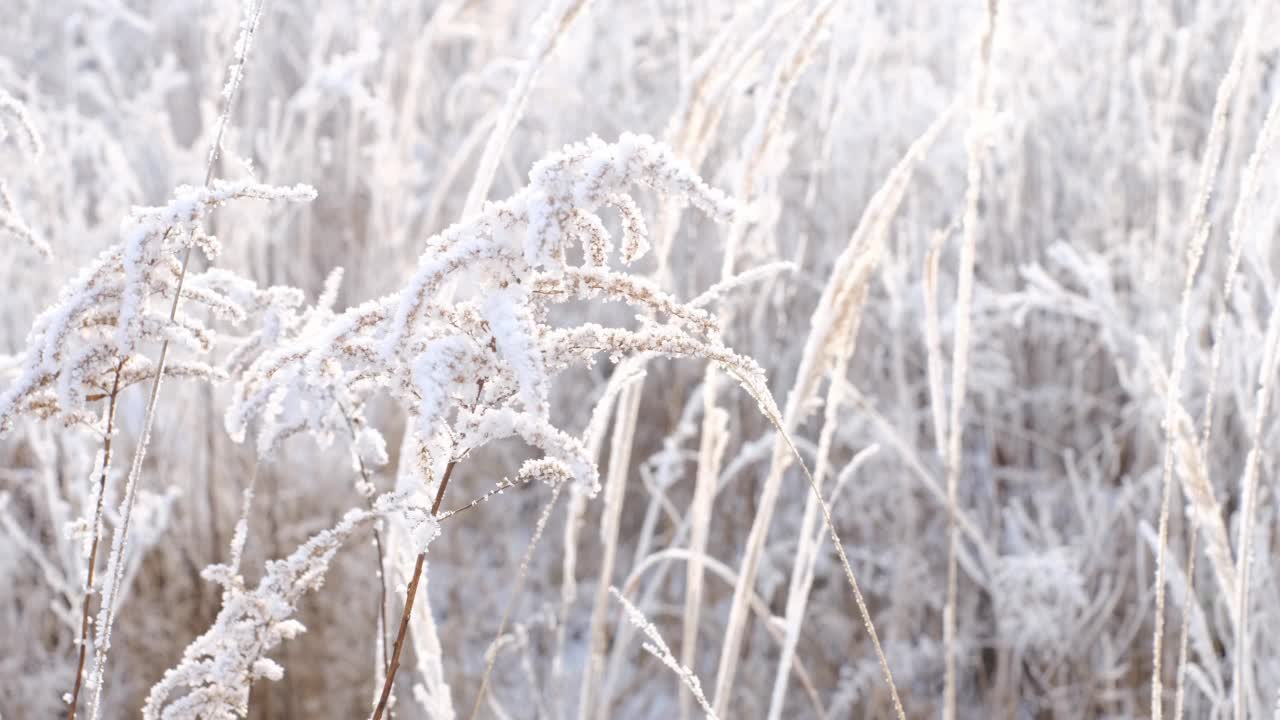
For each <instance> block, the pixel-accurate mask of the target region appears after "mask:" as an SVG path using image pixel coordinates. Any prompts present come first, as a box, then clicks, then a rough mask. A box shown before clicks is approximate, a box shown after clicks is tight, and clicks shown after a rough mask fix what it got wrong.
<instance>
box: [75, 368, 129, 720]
mask: <svg viewBox="0 0 1280 720" xmlns="http://www.w3.org/2000/svg"><path fill="white" fill-rule="evenodd" d="M122 370H124V361H123V360H121V361H120V364H119V365H116V372H115V379H114V380H113V381H112V383H111V394H110V395H108V396H107V397H108V404H107V435H106V438H105V439H104V440H103V441H102V474H101V475H100V476H99V477H98V506H97V509H96V510H94V513H93V544H92V545H90V546H89V569H88V570H87V571H86V576H85V581H84V609H83V612H82V614H81V616H80V660H79V661H78V662H77V663H76V684H75V687H74V688H72V689H71V702H70V708H68V709H67V720H76V706H77V705H78V704H79V701H80V685H81V682H82V681H83V679H84V660H85V656H86V654H88V651H89V601H90V599H92V596H93V575H94V573H93V571H94V567H95V566H96V565H97V563H98V541H99V540H101V539H102V514H103V509H104V507H103V506H104V505H105V504H106V496H107V492H106V491H107V470H108V469H110V467H111V435H112V432H113V431H114V428H115V421H116V397H118V396H119V394H120V373H121V371H122Z"/></svg>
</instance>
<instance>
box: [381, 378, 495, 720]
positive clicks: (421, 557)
mask: <svg viewBox="0 0 1280 720" xmlns="http://www.w3.org/2000/svg"><path fill="white" fill-rule="evenodd" d="M483 394H484V380H483V379H481V380H480V382H478V383H476V397H475V399H474V400H472V401H471V409H472V410H474V409H475V408H476V406H477V405H479V404H480V397H481V396H482V395H483ZM457 466H458V460H457V459H456V458H455V459H452V460H450V461H449V464H448V465H447V466H446V467H445V469H444V475H443V476H441V478H440V488H439V489H438V490H436V499H435V502H433V503H431V516H432V517H439V516H440V503H442V502H444V491H445V490H447V489H448V488H449V478H451V477H453V469H454V468H455V467H457ZM426 561H427V553H426V552H425V551H423V552H420V553H418V560H417V562H415V563H414V565H413V578H412V579H410V580H409V592H408V593H407V594H406V595H405V598H404V611H403V612H401V613H400V629H399V630H397V631H396V646H395V650H394V651H392V653H391V668H390V669H389V670H388V671H387V677H386V680H384V681H383V683H382V696H381V697H379V698H378V707H376V708H374V710H373V715H372V716H371V720H382V713H383V712H384V711H385V710H386V709H387V700H388V699H389V698H390V697H391V686H392V685H394V684H395V681H396V671H397V670H399V669H400V651H401V650H403V649H404V637H405V633H406V632H407V631H408V629H409V614H410V613H411V612H412V611H413V598H414V596H415V595H417V593H418V581H419V580H421V579H422V566H423V564H424V563H426Z"/></svg>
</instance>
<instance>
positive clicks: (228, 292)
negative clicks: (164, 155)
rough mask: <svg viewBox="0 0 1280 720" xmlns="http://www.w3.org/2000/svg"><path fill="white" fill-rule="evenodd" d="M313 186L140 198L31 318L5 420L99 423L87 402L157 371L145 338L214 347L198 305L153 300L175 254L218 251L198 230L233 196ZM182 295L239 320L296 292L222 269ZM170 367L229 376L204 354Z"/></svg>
mask: <svg viewBox="0 0 1280 720" xmlns="http://www.w3.org/2000/svg"><path fill="white" fill-rule="evenodd" d="M314 196H315V191H314V190H312V189H311V188H309V187H306V186H296V187H274V186H270V185H261V184H257V183H246V182H222V181H218V182H214V183H213V184H211V185H210V186H209V187H189V186H188V187H181V188H179V189H178V190H177V191H176V192H175V194H174V197H173V199H172V200H171V201H170V202H169V204H167V205H164V206H161V207H145V208H143V207H140V208H134V210H133V212H132V213H130V215H129V217H128V218H127V219H126V220H125V221H124V222H123V223H121V228H120V242H119V243H118V244H116V245H113V246H112V247H110V248H108V249H107V250H104V251H103V252H102V253H101V254H100V255H99V256H98V257H97V259H95V260H94V261H93V262H92V263H90V264H89V265H88V266H86V267H85V268H83V269H82V270H81V271H80V273H79V274H78V275H77V276H76V277H75V278H74V279H72V280H71V281H70V282H69V283H67V284H66V285H65V286H64V287H63V290H62V293H61V295H60V297H59V298H58V301H57V302H56V303H54V305H53V306H51V307H50V308H48V309H47V310H45V311H44V312H43V313H41V314H40V316H39V317H37V318H36V320H35V322H34V323H33V324H32V327H31V331H30V332H29V333H28V335H27V341H26V348H27V350H26V353H25V354H24V356H23V358H22V361H21V363H20V372H19V374H18V377H17V378H16V379H15V380H14V381H13V382H11V383H10V384H9V386H8V388H7V389H5V391H4V392H3V393H0V429H5V428H8V427H10V426H11V425H12V423H13V421H14V420H15V419H16V418H17V417H19V416H22V415H28V414H33V415H37V416H41V417H53V416H56V417H59V418H61V419H62V420H63V421H64V422H67V423H68V424H70V423H77V422H86V423H89V424H92V423H93V422H94V416H93V414H92V413H91V412H90V411H89V409H88V403H90V402H93V401H95V400H100V399H103V398H104V397H106V396H107V395H108V394H110V393H111V392H112V387H113V386H116V385H118V388H119V389H122V388H125V387H128V386H129V385H132V384H135V383H137V382H140V381H142V380H145V379H147V378H149V377H151V376H152V375H153V374H154V372H155V370H154V365H153V363H152V362H151V361H150V360H149V359H148V358H147V357H146V356H145V354H144V353H143V352H142V350H143V348H144V346H146V344H147V343H155V342H163V341H169V342H172V343H174V344H175V345H176V346H178V347H181V348H184V349H186V350H188V351H190V353H191V354H192V355H198V354H203V353H207V352H208V351H209V350H210V349H211V348H212V346H213V339H214V332H213V330H212V329H211V328H210V327H209V326H208V324H207V323H206V322H205V321H203V320H202V319H201V318H200V317H199V315H197V314H196V313H193V312H189V311H183V312H181V313H179V314H178V315H177V316H176V317H175V318H174V319H173V321H172V322H171V321H169V320H168V318H166V317H165V316H164V315H163V314H162V311H161V310H160V309H159V308H157V307H155V303H154V302H153V301H156V300H160V299H165V300H171V299H172V298H173V295H174V293H175V292H176V288H177V282H178V276H179V273H180V262H179V259H178V257H179V254H180V253H182V252H184V251H185V250H186V248H188V247H191V246H196V247H199V248H200V249H201V250H203V251H204V252H205V253H206V254H209V255H211V256H212V255H216V254H217V252H218V248H219V244H218V240H217V239H216V238H214V237H213V236H210V235H207V234H205V233H204V232H203V231H202V230H201V228H200V221H201V219H202V218H203V217H204V216H205V215H207V214H208V213H209V212H210V211H211V210H212V209H213V208H215V207H217V206H218V205H221V204H222V203H224V202H227V201H229V200H235V199H240V198H258V199H264V200H292V201H305V200H310V199H311V198H312V197H314ZM291 294H292V293H285V295H291ZM182 295H183V297H185V298H187V299H189V300H192V301H194V302H195V304H196V306H197V307H202V308H204V309H207V310H208V311H210V312H211V313H212V314H213V315H214V316H215V317H219V318H222V319H224V320H227V321H230V322H233V323H234V322H239V321H241V320H244V319H245V318H246V317H247V316H248V315H249V314H250V313H251V312H253V311H255V310H258V309H261V308H265V307H268V306H271V305H274V304H276V303H277V302H278V301H280V300H285V301H288V300H289V298H288V297H285V298H281V297H280V295H281V293H280V292H279V291H277V290H259V289H258V288H257V287H256V286H255V285H254V284H253V283H252V282H251V281H249V280H246V279H244V278H241V277H239V276H237V275H235V274H233V273H230V272H226V271H223V270H219V269H210V270H207V271H205V272H201V273H193V274H191V275H189V276H188V277H187V279H186V283H185V286H184V287H183V289H182ZM165 374H166V375H168V376H171V377H196V378H201V379H209V380H212V379H220V378H222V377H224V373H222V372H221V371H220V370H218V369H216V368H214V367H212V366H211V365H209V364H207V363H205V362H202V361H199V360H174V361H170V362H169V363H168V364H167V366H166V368H165ZM117 376H118V379H117Z"/></svg>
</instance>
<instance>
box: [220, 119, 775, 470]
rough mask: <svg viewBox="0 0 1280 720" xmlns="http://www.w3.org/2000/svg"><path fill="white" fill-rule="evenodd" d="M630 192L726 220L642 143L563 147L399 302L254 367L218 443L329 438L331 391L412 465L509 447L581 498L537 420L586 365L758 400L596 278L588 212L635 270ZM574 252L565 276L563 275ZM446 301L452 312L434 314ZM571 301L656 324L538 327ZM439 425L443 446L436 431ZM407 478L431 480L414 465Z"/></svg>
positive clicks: (427, 262) (469, 229) (594, 233)
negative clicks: (670, 369) (514, 445)
mask: <svg viewBox="0 0 1280 720" xmlns="http://www.w3.org/2000/svg"><path fill="white" fill-rule="evenodd" d="M635 185H646V186H649V187H652V188H654V189H657V190H659V191H661V192H665V193H668V194H672V195H677V196H683V197H685V198H688V199H689V200H690V201H692V202H693V203H694V204H695V205H697V206H698V207H700V208H701V209H703V210H704V211H705V212H707V213H708V214H709V215H710V216H712V217H713V218H717V219H724V218H727V217H728V216H729V214H730V213H731V212H732V210H731V207H730V204H729V202H728V200H727V199H726V198H725V197H724V195H723V194H721V193H719V192H718V191H716V190H714V189H712V188H711V187H709V186H707V185H706V184H705V183H704V182H703V181H702V180H701V179H700V178H698V177H697V176H696V175H695V174H693V172H692V171H691V170H689V169H688V168H687V166H684V165H683V164H681V163H679V162H677V161H676V160H675V159H674V158H672V157H671V155H670V152H669V151H668V150H667V149H666V148H665V147H664V146H662V145H660V144H659V143H657V142H655V141H653V140H652V138H648V137H644V136H636V135H624V136H623V137H622V139H621V140H620V141H619V142H617V143H614V144H606V143H604V142H603V141H600V140H598V139H594V138H593V139H591V140H589V141H587V142H585V143H579V144H574V145H570V146H567V147H566V148H565V149H564V150H563V151H562V152H561V153H557V154H555V155H552V156H551V157H549V158H547V159H545V160H543V161H541V162H539V163H538V164H537V165H536V166H535V167H534V169H533V170H532V171H531V172H530V185H529V186H528V187H527V188H525V189H524V190H522V191H521V192H519V193H517V194H516V195H515V196H513V197H511V198H510V199H508V200H505V201H502V202H498V203H490V204H488V205H486V206H485V208H484V211H483V212H482V213H481V214H480V215H479V216H477V217H475V218H470V219H468V220H465V221H463V222H462V223H460V224H458V225H455V226H453V227H451V228H449V229H448V230H446V231H445V232H443V233H441V234H440V235H437V236H435V237H433V238H431V239H430V240H428V241H427V247H428V249H427V251H426V252H425V253H424V254H423V255H422V256H421V258H420V260H419V264H418V269H417V272H415V274H414V276H413V277H412V279H411V280H410V281H409V283H408V285H407V286H406V287H405V288H404V289H403V290H401V291H400V292H398V293H395V294H392V295H389V296H386V297H383V298H380V299H378V300H373V301H370V302H367V303H365V304H363V305H360V306H358V307H355V308H352V309H350V310H348V311H347V312H345V313H342V314H341V315H339V316H338V317H337V318H335V319H334V321H333V322H332V323H329V324H328V325H327V326H324V327H323V328H320V329H317V330H316V331H315V332H312V333H308V334H306V335H305V336H304V337H301V338H299V339H298V340H297V341H295V342H292V343H286V344H285V345H284V346H283V347H281V348H280V349H277V350H274V351H270V352H266V353H263V354H262V356H261V357H259V358H258V359H257V360H255V361H254V362H253V363H252V364H251V365H250V367H249V368H248V369H247V370H246V372H245V373H244V376H243V377H242V379H241V380H239V382H238V383H237V388H236V392H235V397H234V401H233V404H232V406H231V408H230V409H229V410H228V413H227V428H228V431H229V432H230V433H231V434H232V436H233V437H235V438H236V439H243V438H244V436H245V433H246V430H247V427H248V424H249V421H250V420H251V419H253V418H255V417H258V418H261V420H262V423H261V427H260V430H259V434H258V447H259V449H260V451H261V450H265V449H269V448H273V447H275V446H276V444H277V443H278V441H279V439H280V437H281V436H283V435H287V434H289V433H291V432H295V431H296V430H298V429H300V428H302V427H309V428H311V429H313V430H319V431H323V429H325V428H327V427H329V426H331V425H332V423H331V422H329V421H327V420H326V418H328V417H330V416H331V414H332V413H334V412H337V410H336V409H335V406H336V405H337V403H336V402H335V400H337V399H339V398H340V394H341V393H342V392H352V391H370V390H374V389H385V390H387V391H389V392H390V393H391V394H392V395H393V396H395V397H397V398H399V399H401V400H402V401H404V402H405V403H406V404H407V405H408V406H409V407H411V408H413V409H414V420H415V424H416V428H417V432H418V433H419V434H420V436H421V439H422V441H423V443H424V445H425V447H427V448H428V451H429V452H428V454H427V455H426V456H424V459H426V458H427V457H434V459H435V461H437V462H439V461H440V460H441V457H444V456H447V454H448V452H447V451H445V453H444V454H443V455H442V454H441V450H440V448H441V443H445V444H446V445H453V446H455V447H457V448H459V449H460V450H461V453H458V454H459V455H461V454H465V453H466V452H468V451H470V450H474V449H475V448H478V447H480V446H481V445H484V444H486V443H488V442H492V441H494V440H498V439H501V438H504V437H510V436H513V435H518V436H520V437H521V438H523V439H524V440H525V441H526V442H527V443H528V444H530V445H532V446H534V447H536V448H538V449H540V450H542V451H543V452H545V453H547V454H548V455H550V456H553V457H557V458H559V459H561V460H563V461H565V462H566V463H567V464H568V465H569V466H570V467H572V468H573V469H574V474H575V476H576V477H577V478H578V480H580V481H581V482H583V483H584V487H585V489H587V490H588V491H589V492H594V490H595V488H596V485H597V479H596V475H597V473H596V470H595V468H594V463H592V462H591V461H590V460H589V459H587V458H585V456H584V453H583V448H582V445H581V443H580V442H579V441H577V440H575V439H574V438H572V437H570V436H568V435H566V434H565V433H564V432H562V431H561V430H559V429H557V428H556V427H555V426H554V425H553V424H552V423H551V421H550V419H549V404H548V393H549V385H550V382H551V379H552V378H553V377H555V376H556V375H557V374H559V373H560V372H562V371H564V370H565V369H567V368H569V367H571V366H574V365H579V364H590V363H591V362H593V361H594V358H595V356H597V355H598V354H600V353H602V352H608V353H610V355H611V356H613V357H615V358H616V357H619V356H621V355H625V354H635V353H655V354H660V355H665V356H670V357H697V358H705V359H709V360H712V361H714V362H717V363H720V364H722V365H724V366H726V367H727V368H728V369H729V370H730V372H732V373H733V374H734V375H735V376H737V377H739V378H740V379H741V380H743V381H744V382H746V383H749V384H751V385H752V386H753V387H755V388H756V389H762V388H763V383H762V373H761V371H760V370H759V368H758V366H757V365H756V364H755V363H754V362H752V361H750V360H749V359H747V358H744V357H742V356H739V355H737V354H735V353H734V352H733V351H731V350H730V349H729V348H727V347H725V346H724V345H722V344H720V343H719V342H717V341H715V340H711V339H709V338H708V337H707V336H708V334H709V333H710V331H712V330H713V329H714V327H715V320H714V318H713V317H712V316H711V315H710V314H708V313H707V312H706V311H704V310H701V309H700V308H697V307H693V306H691V305H688V304H682V303H680V302H679V301H677V300H676V299H675V298H673V297H671V296H670V295H668V294H666V293H664V292H663V291H661V290H660V289H658V288H657V287H656V286H654V285H653V284H652V283H650V282H648V281H646V280H644V279H642V278H640V277H637V276H633V275H629V274H627V273H623V272H619V271H616V270H613V269H611V268H610V267H609V255H610V251H611V250H612V245H613V243H612V240H611V236H610V234H609V232H608V230H607V229H606V228H605V225H604V221H603V220H602V218H601V217H600V216H599V215H598V214H597V210H598V209H599V208H600V207H602V206H609V207H612V208H614V209H616V210H617V212H618V213H619V214H620V216H621V218H622V224H623V229H624V238H623V254H622V260H623V261H624V262H630V261H632V260H635V259H636V258H637V257H639V256H640V255H641V254H643V248H644V247H645V245H646V239H645V237H644V229H643V228H644V224H643V220H642V219H641V218H640V215H639V212H638V209H637V207H636V205H635V202H634V200H632V199H631V198H630V197H629V196H627V195H625V194H623V193H624V191H625V190H626V189H628V188H630V187H632V186H635ZM577 248H581V254H582V257H583V258H584V261H583V262H582V263H581V264H575V263H573V262H572V261H571V260H570V258H571V256H572V254H573V253H574V252H575V251H576V249H577ZM455 290H456V292H457V293H458V294H459V295H460V296H462V299H459V300H457V301H449V300H447V299H446V298H448V297H450V295H451V294H452V292H453V291H455ZM574 299H587V300H592V299H600V300H603V301H612V302H624V303H627V304H629V305H631V306H633V307H635V308H637V309H640V310H645V311H648V312H652V313H654V314H655V315H656V316H658V317H664V318H665V321H663V322H659V321H644V322H642V324H641V326H640V327H638V328H637V329H625V328H616V327H604V326H601V325H598V324H594V323H583V324H579V325H575V326H568V327H556V326H553V325H552V324H550V317H549V316H550V312H551V310H552V308H553V307H554V306H555V305H558V304H562V303H565V302H567V301H569V300H574ZM455 412H456V418H455V419H454V421H453V422H452V423H451V424H450V427H451V429H452V433H447V432H445V429H444V426H442V424H441V423H442V421H448V420H449V419H450V416H451V413H455ZM421 469H422V470H423V475H424V476H425V477H430V476H431V474H432V472H431V468H430V467H429V466H427V465H424V466H423V467H422V468H421Z"/></svg>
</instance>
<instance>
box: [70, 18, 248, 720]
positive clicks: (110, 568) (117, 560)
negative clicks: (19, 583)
mask: <svg viewBox="0 0 1280 720" xmlns="http://www.w3.org/2000/svg"><path fill="white" fill-rule="evenodd" d="M266 4H267V0H259V2H258V3H257V5H256V6H254V8H253V12H252V14H251V15H250V14H249V13H247V12H246V16H247V18H248V20H249V21H248V23H246V24H245V25H244V26H242V28H241V35H240V38H239V41H238V46H239V47H238V48H237V49H238V51H239V53H238V55H237V56H236V59H235V63H234V64H233V65H232V67H231V78H230V79H229V81H228V85H227V88H226V89H225V90H224V95H225V98H226V103H225V105H224V107H223V111H222V114H221V115H220V116H219V117H218V125H217V129H216V130H215V131H214V137H213V142H212V144H211V145H210V147H209V158H208V163H207V165H206V167H205V175H204V184H205V185H206V186H207V185H209V183H210V182H212V180H213V169H214V166H215V164H216V163H217V160H218V157H219V155H220V153H221V150H222V137H223V135H224V134H225V133H226V129H227V125H228V124H229V123H230V122H231V111H232V110H233V109H234V107H235V101H236V97H237V96H238V95H239V90H240V85H241V83H242V82H243V79H244V68H245V63H246V62H247V61H248V58H249V52H250V50H251V49H252V48H253V40H254V37H255V36H256V35H257V29H258V25H259V23H260V22H261V20H262V12H263V9H264V8H265V7H266ZM168 232H171V230H170V231H166V235H167V234H168ZM194 247H195V246H194V245H188V246H187V249H186V251H185V252H184V253H183V254H182V267H181V270H179V272H178V280H177V283H176V286H175V287H174V292H173V301H172V302H171V303H170V305H169V315H168V320H169V322H170V323H172V322H174V320H175V319H176V318H177V316H178V306H179V304H180V303H181V302H182V288H183V285H184V283H185V282H186V279H187V270H188V268H190V266H191V254H192V250H193V249H194ZM168 359H169V340H168V338H166V339H165V340H164V342H163V343H161V345H160V356H159V358H157V360H156V369H155V376H154V378H153V379H152V381H151V391H150V393H149V395H148V397H147V407H146V413H145V414H144V416H143V421H142V432H141V434H140V435H139V437H138V443H137V446H136V447H135V449H134V453H133V461H132V463H131V464H130V467H129V475H128V479H127V481H126V482H125V499H124V503H123V506H122V507H123V513H122V518H121V521H120V522H121V524H120V526H119V527H117V528H116V531H115V534H114V536H113V537H112V542H111V555H110V558H109V559H108V565H107V572H108V576H109V577H108V579H107V587H106V593H105V595H104V597H103V599H102V607H101V609H100V611H99V616H100V619H105V622H100V623H99V624H100V627H99V633H100V634H99V636H98V646H99V648H98V656H97V658H96V660H95V662H94V666H95V667H94V691H93V703H92V705H91V711H90V718H91V720H97V718H98V714H99V711H100V709H101V707H100V706H101V702H102V686H103V684H104V680H105V678H106V664H107V656H108V653H109V652H110V649H111V631H112V628H113V626H114V625H115V615H116V607H115V603H116V599H117V597H116V596H117V593H118V592H119V588H120V585H121V581H122V580H123V575H124V558H123V555H124V552H125V548H126V546H127V543H128V538H129V524H130V521H131V520H132V515H133V507H134V504H135V501H136V500H137V491H138V481H139V479H140V476H141V474H142V463H143V461H144V460H145V459H146V455H147V444H148V443H149V442H150V440H151V428H152V426H153V425H154V424H155V418H156V408H157V406H158V404H159V399H160V386H161V381H162V380H163V378H164V371H165V364H166V363H167V361H168Z"/></svg>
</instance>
